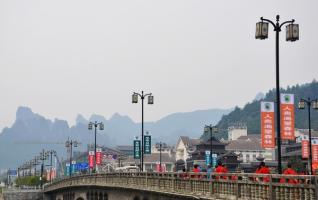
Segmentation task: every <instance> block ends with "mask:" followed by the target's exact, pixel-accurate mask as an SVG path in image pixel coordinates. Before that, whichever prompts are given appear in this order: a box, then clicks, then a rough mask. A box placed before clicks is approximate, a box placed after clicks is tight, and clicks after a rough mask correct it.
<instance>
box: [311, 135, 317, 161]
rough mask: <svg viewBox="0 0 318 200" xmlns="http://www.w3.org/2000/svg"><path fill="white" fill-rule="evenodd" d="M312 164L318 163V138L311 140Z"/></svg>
mask: <svg viewBox="0 0 318 200" xmlns="http://www.w3.org/2000/svg"><path fill="white" fill-rule="evenodd" d="M311 149H312V152H311V153H312V164H313V165H314V164H316V165H317V164H318V139H312V140H311Z"/></svg>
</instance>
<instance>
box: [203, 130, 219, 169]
mask: <svg viewBox="0 0 318 200" xmlns="http://www.w3.org/2000/svg"><path fill="white" fill-rule="evenodd" d="M204 132H205V133H208V132H210V166H211V167H212V137H213V136H212V135H213V133H217V132H218V128H217V127H216V126H212V124H210V125H205V127H204Z"/></svg>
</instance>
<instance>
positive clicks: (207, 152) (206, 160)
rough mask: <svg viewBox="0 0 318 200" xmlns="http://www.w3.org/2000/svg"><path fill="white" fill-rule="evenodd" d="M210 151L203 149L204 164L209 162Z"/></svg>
mask: <svg viewBox="0 0 318 200" xmlns="http://www.w3.org/2000/svg"><path fill="white" fill-rule="evenodd" d="M210 153H211V152H210V151H205V164H206V165H209V164H210V163H211V156H210Z"/></svg>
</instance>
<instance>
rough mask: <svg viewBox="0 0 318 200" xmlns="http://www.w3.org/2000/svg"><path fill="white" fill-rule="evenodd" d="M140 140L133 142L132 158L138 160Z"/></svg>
mask: <svg viewBox="0 0 318 200" xmlns="http://www.w3.org/2000/svg"><path fill="white" fill-rule="evenodd" d="M140 152H141V151H140V140H137V139H136V140H134V158H135V159H140V154H141V153H140Z"/></svg>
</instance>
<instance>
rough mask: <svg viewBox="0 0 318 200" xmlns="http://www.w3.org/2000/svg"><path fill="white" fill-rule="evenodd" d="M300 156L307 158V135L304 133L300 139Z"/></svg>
mask: <svg viewBox="0 0 318 200" xmlns="http://www.w3.org/2000/svg"><path fill="white" fill-rule="evenodd" d="M301 156H302V158H309V137H308V136H307V135H304V136H303V138H302V140H301Z"/></svg>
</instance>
